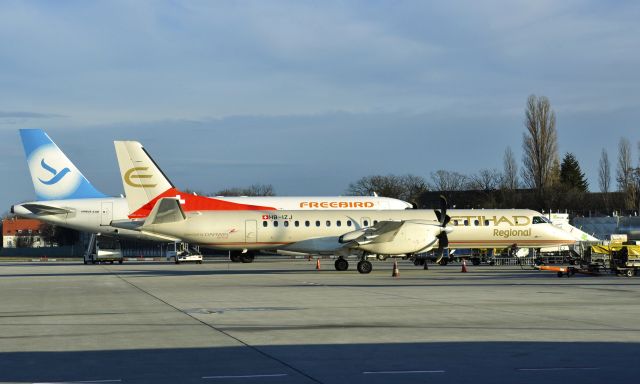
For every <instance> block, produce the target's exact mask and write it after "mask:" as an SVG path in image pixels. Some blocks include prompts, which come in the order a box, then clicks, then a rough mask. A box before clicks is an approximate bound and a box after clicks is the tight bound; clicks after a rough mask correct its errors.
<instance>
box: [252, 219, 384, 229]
mask: <svg viewBox="0 0 640 384" xmlns="http://www.w3.org/2000/svg"><path fill="white" fill-rule="evenodd" d="M271 223H272V225H273V226H274V227H278V226H279V225H280V224H279V221H278V220H274V221H272V222H271ZM289 223H290V221H289V220H284V221H283V222H282V225H283V226H284V227H289V225H290V224H289ZM301 224H303V223H301V222H300V221H298V220H296V221H294V222H293V226H294V227H300V225H301ZM311 224H312V223H311V222H310V221H309V220H305V221H304V226H305V227H311ZM313 224H314V226H316V227H320V226H321V224H322V223H321V222H320V220H316V221H315V222H314V223H313ZM345 224H346V226H347V227H351V226H352V225H353V223H352V222H351V220H347V221H346V223H345ZM376 224H378V220H373V225H376ZM332 225H335V226H336V227H341V226H342V220H336V221H335V222H332V221H331V220H327V221H325V222H324V226H325V227H331V226H332ZM262 226H263V227H265V228H266V227H268V226H269V222H268V221H266V220H263V221H262ZM362 226H363V227H368V226H369V220H364V221H363V222H362Z"/></svg>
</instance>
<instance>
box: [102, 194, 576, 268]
mask: <svg viewBox="0 0 640 384" xmlns="http://www.w3.org/2000/svg"><path fill="white" fill-rule="evenodd" d="M446 212H447V211H446V203H445V204H443V206H442V208H441V210H440V211H434V210H418V209H413V210H402V211H393V210H388V211H311V210H309V211H202V212H199V211H191V212H185V211H184V210H183V209H182V205H181V202H180V201H179V200H178V199H176V198H166V197H165V198H161V199H159V200H158V201H157V202H156V203H155V205H154V207H153V209H152V211H151V213H150V214H149V216H148V217H147V218H146V219H145V220H144V221H143V220H137V221H136V220H134V221H123V222H114V223H112V225H114V226H119V227H122V228H127V229H134V230H140V231H143V232H145V233H155V234H160V235H165V236H174V237H177V238H181V239H183V240H184V241H187V242H189V243H193V244H198V245H200V246H202V247H206V248H214V249H220V250H235V251H237V252H244V253H252V252H255V251H257V250H284V251H291V252H300V253H308V254H329V255H338V256H339V258H338V259H337V260H336V262H335V268H336V269H337V270H346V269H347V268H348V267H349V264H348V262H347V260H346V259H344V257H345V256H349V255H354V254H355V255H358V256H360V258H361V260H360V262H359V263H358V271H359V272H360V273H369V272H370V271H371V269H372V266H371V263H370V262H369V261H368V260H367V258H366V256H367V255H368V254H377V255H389V256H397V255H413V254H417V253H422V252H426V251H429V250H431V249H433V248H435V247H438V248H440V249H444V248H454V249H455V248H486V247H496V248H505V247H509V246H516V247H535V248H538V247H544V246H551V245H561V244H573V243H574V242H575V240H573V239H571V238H570V236H569V235H568V234H567V233H566V232H564V231H562V230H561V229H559V228H556V227H555V226H553V225H552V224H550V223H549V222H548V220H545V218H544V217H543V216H542V215H541V214H540V213H538V212H535V211H531V210H450V211H449V213H451V215H452V216H451V217H449V216H447V214H446ZM449 232H451V234H450V235H447V233H449Z"/></svg>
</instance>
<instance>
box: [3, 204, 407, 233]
mask: <svg viewBox="0 0 640 384" xmlns="http://www.w3.org/2000/svg"><path fill="white" fill-rule="evenodd" d="M178 196H179V198H181V199H189V198H190V197H191V196H192V195H186V194H182V196H180V195H178ZM200 199H201V200H202V199H209V198H204V197H200ZM209 200H212V201H216V200H219V201H226V202H230V203H237V204H245V205H260V206H269V207H273V208H274V210H284V209H286V210H310V209H313V210H329V209H333V210H335V209H344V210H383V209H385V210H386V209H406V208H410V207H411V205H410V204H409V203H407V202H404V201H402V200H398V199H392V198H387V197H378V196H336V197H326V196H321V197H317V196H257V197H253V196H242V197H215V198H211V199H209ZM34 205H35V206H39V207H48V208H58V209H61V210H64V211H66V212H65V213H57V214H51V213H50V212H44V211H43V212H34V211H33V206H34ZM26 207H31V209H28V208H26ZM184 207H185V211H187V212H189V210H188V207H189V205H188V204H185V206H184ZM11 212H12V213H14V214H16V215H18V216H20V217H25V218H32V219H39V220H42V221H45V222H48V223H50V224H55V225H59V226H63V227H67V228H72V229H76V230H78V231H84V232H92V233H100V234H104V235H110V236H123V237H128V238H135V239H147V240H159V239H158V237H154V236H148V235H144V234H142V233H140V232H138V231H132V230H127V229H122V228H115V227H112V226H111V225H110V224H111V221H118V220H127V219H128V218H129V216H128V215H129V207H128V205H127V200H126V199H125V198H124V197H106V198H87V199H65V200H47V201H33V202H28V203H22V204H16V205H14V206H12V207H11Z"/></svg>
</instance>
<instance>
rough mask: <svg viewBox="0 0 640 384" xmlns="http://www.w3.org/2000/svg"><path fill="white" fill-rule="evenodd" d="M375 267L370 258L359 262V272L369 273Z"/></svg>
mask: <svg viewBox="0 0 640 384" xmlns="http://www.w3.org/2000/svg"><path fill="white" fill-rule="evenodd" d="M372 269H373V266H372V265H371V262H369V261H368V260H361V261H359V262H358V272H360V273H369V272H371V270H372Z"/></svg>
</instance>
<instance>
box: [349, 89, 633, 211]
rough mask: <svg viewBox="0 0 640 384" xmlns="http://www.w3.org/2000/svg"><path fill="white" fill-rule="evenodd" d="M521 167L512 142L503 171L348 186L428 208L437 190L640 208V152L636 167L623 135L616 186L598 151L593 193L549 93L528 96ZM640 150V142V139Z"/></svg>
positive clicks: (524, 204) (490, 204)
mask: <svg viewBox="0 0 640 384" xmlns="http://www.w3.org/2000/svg"><path fill="white" fill-rule="evenodd" d="M524 112H525V113H524V114H525V118H524V128H525V130H524V133H523V138H522V151H523V155H522V162H521V165H520V166H519V164H518V162H517V161H516V158H515V155H514V153H513V150H512V149H511V147H507V148H506V149H505V151H504V155H503V168H502V170H498V169H493V168H485V169H481V170H480V171H478V172H477V173H474V174H470V175H465V174H461V173H458V172H455V171H451V170H445V169H440V170H437V171H434V172H431V174H430V178H429V179H428V180H427V179H425V178H423V177H421V176H416V175H410V174H409V175H373V176H366V177H363V178H361V179H359V180H357V181H355V182H353V183H351V184H349V187H348V188H347V193H348V194H350V195H370V194H372V193H374V192H375V193H377V194H378V195H381V196H386V197H393V198H399V199H403V200H406V201H410V202H413V203H415V204H416V205H417V206H418V207H424V208H426V207H430V206H433V204H434V200H437V199H434V198H436V197H437V195H440V194H443V195H445V196H446V197H448V198H449V200H450V201H449V203H450V204H451V205H454V206H458V207H461V208H462V207H465V208H531V209H537V210H541V211H550V210H563V211H564V210H568V211H572V212H574V213H576V214H587V213H596V214H604V215H608V214H611V213H612V212H613V211H617V212H618V213H619V214H633V213H637V212H638V210H640V157H639V159H638V165H637V166H633V160H632V153H631V143H630V141H629V140H628V139H627V138H622V139H620V143H619V145H618V151H617V155H618V157H617V166H616V177H615V181H616V184H615V188H614V185H613V184H612V178H613V174H612V171H611V163H610V161H609V155H608V153H607V150H606V149H605V148H603V149H602V152H601V154H600V162H599V172H598V186H599V188H600V192H591V193H590V192H589V182H588V180H587V178H586V176H585V174H584V172H582V169H581V167H580V163H579V161H578V159H577V158H576V156H575V155H574V154H573V153H570V152H567V153H565V154H564V156H563V157H562V160H560V156H559V153H558V134H557V128H556V114H555V111H554V110H553V108H551V103H550V102H549V99H548V98H547V97H545V96H540V97H537V96H536V95H531V96H529V97H528V99H527V102H526V107H525V111H524ZM638 149H639V151H640V142H639V143H638Z"/></svg>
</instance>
